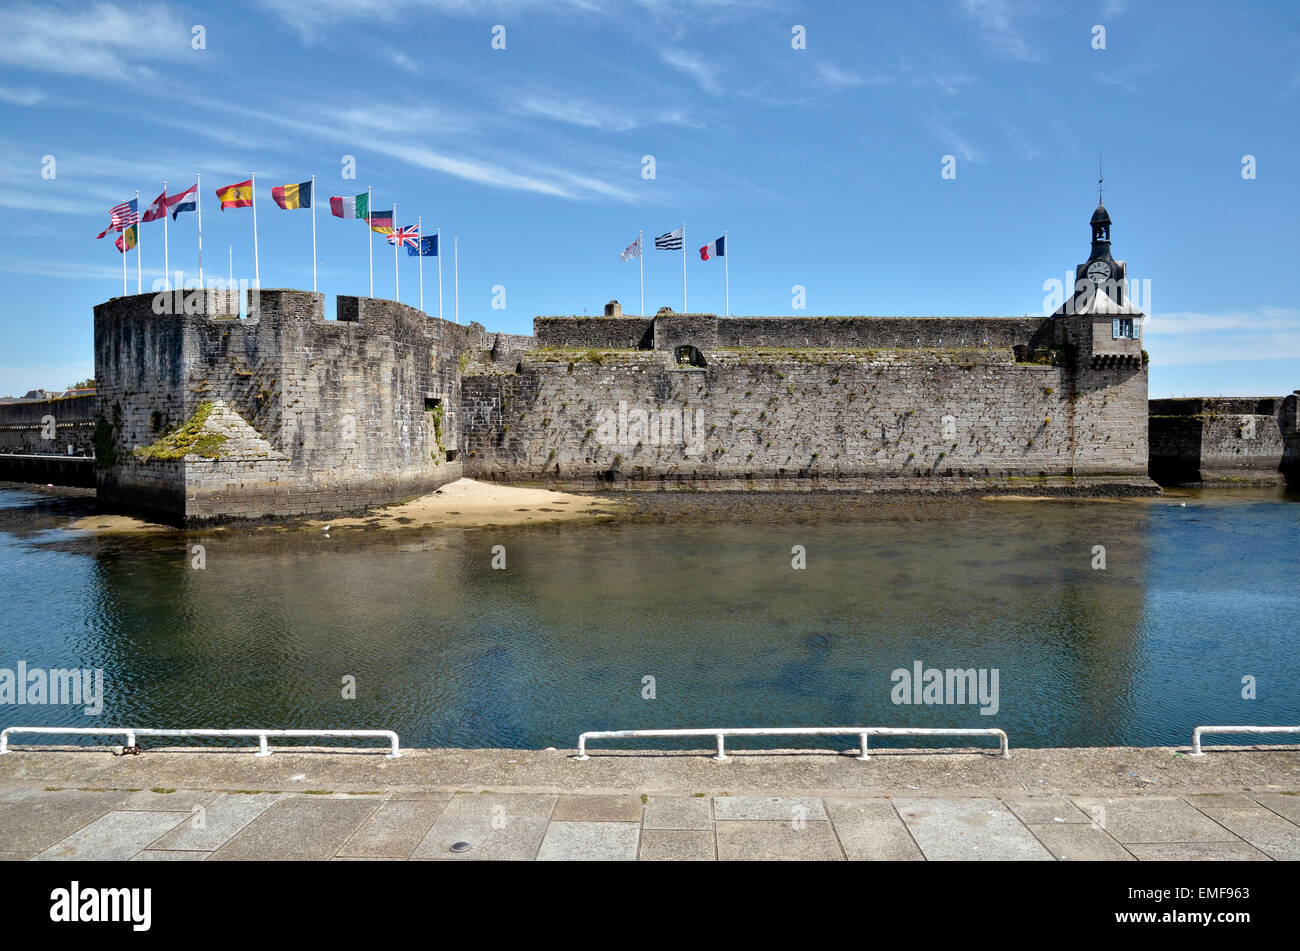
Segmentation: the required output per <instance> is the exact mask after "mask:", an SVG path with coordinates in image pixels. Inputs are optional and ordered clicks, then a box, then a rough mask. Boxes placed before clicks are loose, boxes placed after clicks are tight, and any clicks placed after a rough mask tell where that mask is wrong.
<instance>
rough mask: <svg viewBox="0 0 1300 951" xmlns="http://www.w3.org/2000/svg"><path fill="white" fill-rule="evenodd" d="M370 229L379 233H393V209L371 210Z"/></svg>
mask: <svg viewBox="0 0 1300 951" xmlns="http://www.w3.org/2000/svg"><path fill="white" fill-rule="evenodd" d="M370 230H371V231H377V232H379V233H380V234H392V233H393V209H391V208H389V209H388V210H387V211H372V212H371V213H370Z"/></svg>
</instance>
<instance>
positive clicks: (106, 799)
mask: <svg viewBox="0 0 1300 951" xmlns="http://www.w3.org/2000/svg"><path fill="white" fill-rule="evenodd" d="M125 798H126V794H125V793H121V792H116V791H113V790H108V791H100V792H88V791H85V790H80V789H60V790H54V791H48V792H47V791H42V792H41V794H40V795H38V796H29V797H27V798H25V799H20V800H19V801H17V802H12V803H6V804H5V805H2V806H0V828H3V829H4V830H5V841H4V844H5V847H6V849H8V850H9V851H11V852H40V851H43V850H44V849H47V848H49V847H50V846H52V845H54V843H56V842H58V841H60V840H62V839H65V838H67V837H68V836H70V835H72V834H73V833H74V832H76V831H77V830H78V829H82V828H84V827H85V826H88V825H89V824H90V823H92V822H94V821H95V820H96V819H98V818H99V817H100V816H102V815H104V814H105V813H107V812H108V811H109V810H111V809H113V808H114V807H115V806H117V805H118V804H120V803H121V802H122V800H123V799H125ZM145 844H146V845H147V844H148V843H145Z"/></svg>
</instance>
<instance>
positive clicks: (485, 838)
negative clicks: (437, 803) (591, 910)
mask: <svg viewBox="0 0 1300 951" xmlns="http://www.w3.org/2000/svg"><path fill="white" fill-rule="evenodd" d="M449 806H450V804H449ZM547 822H548V820H547V819H546V818H544V817H541V818H539V817H536V816H504V817H489V816H466V815H449V814H448V812H447V811H446V810H444V811H443V813H442V815H440V816H439V817H438V819H437V821H435V822H434V824H433V826H432V827H430V829H429V833H428V835H426V836H425V837H424V839H423V840H422V841H421V842H420V844H419V845H418V846H416V847H415V851H414V852H413V853H411V858H413V859H438V860H443V861H451V860H453V859H454V860H459V861H462V862H477V861H509V862H531V861H532V860H533V859H535V858H536V857H537V850H538V849H539V848H540V847H541V845H542V837H543V836H544V835H545V834H546V826H547ZM456 842H468V843H469V845H470V850H469V851H468V852H461V853H456V852H452V851H451V846H452V845H453V844H454V843H456Z"/></svg>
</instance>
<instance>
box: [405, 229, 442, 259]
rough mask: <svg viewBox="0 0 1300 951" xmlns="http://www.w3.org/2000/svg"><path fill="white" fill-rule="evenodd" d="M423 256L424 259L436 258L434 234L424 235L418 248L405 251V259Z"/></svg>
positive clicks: (436, 239)
mask: <svg viewBox="0 0 1300 951" xmlns="http://www.w3.org/2000/svg"><path fill="white" fill-rule="evenodd" d="M417 255H418V256H423V257H426V258H436V257H437V256H438V236H437V235H436V234H430V235H425V236H424V237H423V238H421V239H420V246H419V247H418V248H416V247H415V246H411V247H408V248H407V249H406V256H407V257H411V258H413V257H416V256H417Z"/></svg>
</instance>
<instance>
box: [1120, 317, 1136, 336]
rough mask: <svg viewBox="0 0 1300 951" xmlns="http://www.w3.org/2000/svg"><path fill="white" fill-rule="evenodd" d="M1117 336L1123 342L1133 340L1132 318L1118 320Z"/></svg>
mask: <svg viewBox="0 0 1300 951" xmlns="http://www.w3.org/2000/svg"><path fill="white" fill-rule="evenodd" d="M1119 336H1120V337H1122V338H1123V339H1125V340H1132V339H1133V318H1132V317H1121V318H1120V319H1119Z"/></svg>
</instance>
